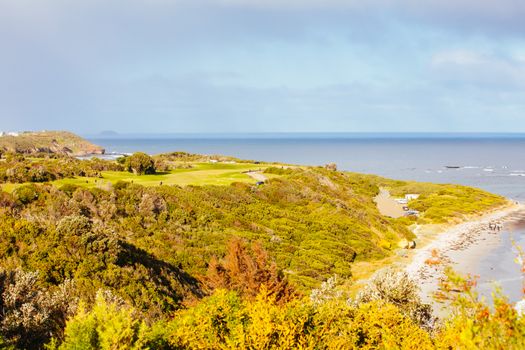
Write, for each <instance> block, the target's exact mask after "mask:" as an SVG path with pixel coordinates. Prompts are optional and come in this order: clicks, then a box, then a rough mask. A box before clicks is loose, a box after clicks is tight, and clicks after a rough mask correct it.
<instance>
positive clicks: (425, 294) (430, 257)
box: [403, 204, 525, 311]
mask: <svg viewBox="0 0 525 350" xmlns="http://www.w3.org/2000/svg"><path fill="white" fill-rule="evenodd" d="M524 211H525V204H509V205H508V206H505V207H503V208H499V209H495V210H493V211H489V212H487V213H484V214H481V215H480V216H476V217H473V218H470V219H468V220H467V221H464V222H461V223H459V224H456V225H453V226H448V227H437V228H436V227H434V228H432V227H423V228H421V227H418V228H417V229H416V230H415V231H416V232H415V233H416V235H417V237H418V240H421V241H426V242H425V244H423V246H422V247H421V248H417V249H415V250H414V251H413V252H412V253H411V254H410V255H411V257H410V261H409V262H407V263H406V265H404V268H403V269H404V270H405V271H406V272H407V273H408V275H409V276H410V277H411V278H412V279H414V280H415V281H416V283H417V284H418V285H419V286H420V289H421V293H420V294H421V298H422V299H423V301H424V302H427V303H430V304H433V305H434V308H435V311H439V310H436V306H437V305H436V302H435V301H434V299H433V294H434V292H436V291H438V289H439V282H440V280H441V279H442V278H443V277H444V270H445V268H446V267H447V266H453V267H454V268H455V269H457V267H459V266H469V265H470V266H472V264H475V263H476V261H478V260H479V259H480V258H481V257H483V256H484V255H485V254H486V253H487V252H488V251H489V250H490V249H492V247H494V246H495V245H497V242H498V240H499V236H500V235H499V233H500V232H498V231H491V230H489V228H488V225H489V223H490V222H492V221H499V222H503V225H504V226H505V222H506V221H509V220H511V219H512V217H513V215H515V214H518V213H520V212H524ZM504 229H505V228H503V230H504ZM420 231H421V232H420ZM428 262H430V263H428Z"/></svg>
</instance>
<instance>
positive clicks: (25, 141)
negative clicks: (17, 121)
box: [0, 131, 104, 156]
mask: <svg viewBox="0 0 525 350" xmlns="http://www.w3.org/2000/svg"><path fill="white" fill-rule="evenodd" d="M0 150H3V151H4V152H12V153H23V154H37V153H56V154H64V155H69V156H82V155H88V154H104V149H103V148H102V147H100V146H97V145H94V144H92V143H91V142H89V141H87V140H85V139H83V138H82V137H80V136H78V135H75V134H73V133H71V132H67V131H39V132H23V133H20V134H18V135H17V136H14V135H4V136H0Z"/></svg>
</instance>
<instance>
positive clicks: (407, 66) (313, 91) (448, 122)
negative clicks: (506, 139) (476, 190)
mask: <svg viewBox="0 0 525 350" xmlns="http://www.w3.org/2000/svg"><path fill="white" fill-rule="evenodd" d="M523 18H525V2H523V1H522V0H497V1H496V0H454V1H452V0H426V1H418V0H399V1H395V0H368V1H362V0H346V1H342V0H302V1H300V0H288V1H287V0H243V1H241V0H171V1H168V0H112V1H107V0H104V1H102V0H89V1H88V0H76V1H68V0H47V1H37V0H32V1H31V0H0V130H26V129H69V130H73V131H76V132H80V133H84V134H86V133H97V132H99V131H101V130H116V131H119V132H152V133H156V132H163V133H167V132H171V133H178V132H301V131H306V132H315V131H322V132H330V131H336V132H366V131H375V132H390V131H393V132H400V131H402V132H406V131H408V132H411V131H424V132H455V131H457V132H468V131H493V132H525V25H523Z"/></svg>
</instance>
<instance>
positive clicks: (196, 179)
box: [1, 163, 275, 192]
mask: <svg viewBox="0 0 525 350" xmlns="http://www.w3.org/2000/svg"><path fill="white" fill-rule="evenodd" d="M192 166H193V168H190V169H176V170H172V171H170V172H164V173H158V174H154V175H141V176H137V175H134V174H132V173H129V172H124V171H103V172H102V178H93V177H76V178H67V179H60V180H56V181H53V182H51V184H53V185H55V186H57V187H60V186H62V185H65V184H72V185H77V186H82V187H86V188H91V187H97V186H104V184H107V183H108V182H109V183H112V184H114V183H116V182H118V181H127V182H133V183H134V184H138V185H143V186H158V185H160V183H161V182H162V184H163V185H179V186H188V185H196V186H204V185H230V184H231V183H233V182H245V183H255V182H256V180H254V179H253V178H251V177H250V176H248V175H246V174H244V173H243V172H245V171H248V170H259V169H261V170H264V169H266V168H267V167H268V165H264V164H251V163H233V164H231V163H194V164H192ZM265 176H266V177H268V178H270V177H275V176H274V175H272V174H265ZM21 185H22V184H10V183H9V184H2V185H1V188H2V189H3V190H4V191H6V192H12V191H13V190H14V189H15V188H17V187H19V186H21Z"/></svg>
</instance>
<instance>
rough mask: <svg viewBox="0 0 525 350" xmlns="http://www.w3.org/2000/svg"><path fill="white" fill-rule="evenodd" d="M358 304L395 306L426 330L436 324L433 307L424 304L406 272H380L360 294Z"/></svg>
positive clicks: (416, 287)
mask: <svg viewBox="0 0 525 350" xmlns="http://www.w3.org/2000/svg"><path fill="white" fill-rule="evenodd" d="M356 302H357V303H358V304H361V303H370V302H381V303H388V304H392V305H395V306H396V307H398V308H399V309H400V310H401V312H402V313H404V314H405V315H407V316H408V317H410V318H411V319H412V320H413V321H414V322H416V323H417V324H419V325H420V326H421V327H424V328H426V329H430V328H432V326H433V325H434V322H435V318H434V317H433V316H432V308H431V306H430V305H428V304H423V302H422V301H421V298H420V296H419V287H418V286H417V285H416V283H415V282H414V281H413V280H412V279H410V277H409V276H408V274H407V273H406V272H404V271H402V272H396V271H395V270H393V269H392V268H388V269H384V270H380V271H379V272H378V273H376V275H375V276H373V277H372V279H371V280H370V282H369V283H368V284H367V285H366V286H365V287H364V288H363V289H362V290H361V291H360V292H359V293H358V295H357V298H356Z"/></svg>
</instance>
